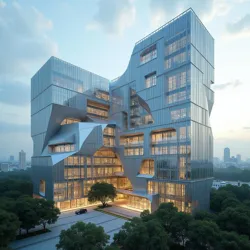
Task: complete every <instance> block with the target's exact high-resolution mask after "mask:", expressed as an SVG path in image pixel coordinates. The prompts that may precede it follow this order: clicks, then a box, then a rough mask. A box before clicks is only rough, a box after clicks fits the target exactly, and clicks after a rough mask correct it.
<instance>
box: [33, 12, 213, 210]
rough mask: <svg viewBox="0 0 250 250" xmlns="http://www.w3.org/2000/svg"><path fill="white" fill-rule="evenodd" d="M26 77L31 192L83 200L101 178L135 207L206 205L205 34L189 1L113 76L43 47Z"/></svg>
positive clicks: (64, 202) (209, 143) (209, 72)
mask: <svg viewBox="0 0 250 250" xmlns="http://www.w3.org/2000/svg"><path fill="white" fill-rule="evenodd" d="M31 82H32V85H31V86H32V97H31V99H32V100H31V123H32V138H33V142H34V150H33V157H32V169H33V182H34V194H35V195H40V196H42V197H45V198H47V199H53V200H55V201H56V202H57V205H58V207H60V208H61V209H67V208H71V207H77V206H82V205H85V206H86V205H88V202H87V198H86V197H87V192H88V190H89V189H90V187H91V185H93V184H94V183H95V182H97V181H105V182H108V183H112V184H113V185H114V186H115V187H116V188H117V191H118V193H119V198H121V199H123V200H124V202H125V203H126V204H127V206H129V207H132V208H135V209H140V210H143V209H145V208H149V209H150V210H152V211H153V210H155V209H156V208H157V207H158V206H159V204H160V203H162V202H173V203H174V205H175V206H176V207H177V208H178V209H179V211H186V212H194V211H196V210H197V209H208V208H209V194H210V188H211V185H212V180H213V177H212V176H213V165H212V158H213V136H212V130H211V126H210V122H209V117H210V114H211V111H212V107H213V102H214V99H213V91H212V90H211V85H212V84H214V40H213V38H212V36H211V35H210V34H209V32H208V31H207V30H206V28H205V26H204V25H203V24H202V23H201V21H200V20H199V18H198V17H197V16H196V14H195V13H194V12H193V10H192V9H188V10H187V11H185V12H184V13H182V14H181V15H179V16H178V17H176V18H175V19H173V20H171V21H170V22H169V23H167V24H165V25H164V26H162V27H161V28H159V29H158V30H156V31H155V32H153V33H152V34H150V35H149V36H147V37H145V38H143V39H142V40H140V41H139V42H137V43H136V44H135V47H134V50H133V52H132V55H131V59H130V62H129V65H128V68H127V69H126V70H125V73H124V74H123V75H122V76H120V77H119V78H117V79H115V80H113V81H109V80H107V79H105V78H103V77H101V76H97V75H95V74H93V73H90V72H87V71H85V70H83V69H80V68H78V67H76V66H73V65H71V64H69V63H67V62H64V61H62V60H60V59H57V58H54V57H52V58H51V59H50V60H49V61H48V62H47V63H46V64H45V65H44V66H43V67H42V68H41V69H40V70H39V71H38V72H37V73H36V75H35V76H34V77H33V78H32V81H31ZM41 181H42V183H43V185H40V183H41ZM41 186H42V188H41ZM41 190H42V191H41Z"/></svg>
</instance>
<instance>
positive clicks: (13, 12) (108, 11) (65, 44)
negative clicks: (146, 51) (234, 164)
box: [0, 0, 250, 160]
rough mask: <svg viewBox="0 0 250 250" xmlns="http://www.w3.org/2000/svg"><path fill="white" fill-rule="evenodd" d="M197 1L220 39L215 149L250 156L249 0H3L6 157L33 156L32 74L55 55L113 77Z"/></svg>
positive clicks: (0, 146) (1, 127)
mask: <svg viewBox="0 0 250 250" xmlns="http://www.w3.org/2000/svg"><path fill="white" fill-rule="evenodd" d="M189 7H192V8H193V9H194V11H195V12H196V14H197V15H198V16H199V17H200V19H201V20H202V21H203V23H204V24H205V26H206V27H207V29H208V30H209V32H210V33H211V35H212V36H213V37H214V39H215V84H214V87H213V90H214V91H215V104H214V107H213V111H212V116H211V123H212V128H213V134H214V156H217V157H222V155H223V148H224V147H229V148H230V149H231V153H232V154H233V155H236V154H238V153H239V154H241V155H242V158H243V159H246V158H250V110H249V109H250V80H249V76H248V73H250V0H81V1H80V0H53V1H51V0H43V1H41V0H18V1H11V0H0V159H4V157H5V160H6V159H7V158H8V157H9V155H14V156H15V158H17V156H18V152H19V151H20V150H21V149H23V150H24V151H25V152H27V157H28V158H30V157H31V155H32V140H31V137H30V78H31V77H32V76H33V75H34V74H35V73H36V71H37V70H38V69H39V68H40V67H41V66H42V65H43V64H44V63H45V62H46V61H47V60H48V59H49V57H50V56H52V55H54V56H57V57H59V58H61V59H63V60H65V61H68V62H70V63H72V64H74V65H77V66H80V67H81V68H83V69H86V70H89V71H92V72H94V73H96V74H99V75H101V76H103V77H106V78H108V79H113V78H116V77H117V76H119V75H121V74H122V73H123V72H124V71H125V69H126V67H127V64H128V62H129V58H130V55H131V53H132V49H133V47H134V44H135V42H137V41H138V40H140V39H141V38H143V37H144V36H145V35H147V34H149V33H150V32H152V31H153V30H155V29H157V28H158V27H160V26H161V25H163V24H164V23H166V22H168V21H169V20H170V19H172V18H173V17H175V16H176V15H178V14H180V13H181V12H182V11H184V10H186V9H188V8H189Z"/></svg>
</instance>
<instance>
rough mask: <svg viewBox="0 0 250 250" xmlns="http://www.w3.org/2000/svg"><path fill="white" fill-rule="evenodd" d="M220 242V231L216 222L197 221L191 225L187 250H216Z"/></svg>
mask: <svg viewBox="0 0 250 250" xmlns="http://www.w3.org/2000/svg"><path fill="white" fill-rule="evenodd" d="M219 241H220V229H219V227H218V226H217V225H216V224H215V223H214V222H212V221H200V220H196V221H193V222H192V223H190V226H189V231H188V241H187V243H186V247H187V249H190V250H212V249H216V248H215V247H216V246H218V242H219Z"/></svg>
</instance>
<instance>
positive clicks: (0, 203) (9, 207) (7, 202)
mask: <svg viewBox="0 0 250 250" xmlns="http://www.w3.org/2000/svg"><path fill="white" fill-rule="evenodd" d="M15 208H16V203H15V200H14V199H11V198H8V197H0V209H3V210H5V211H7V212H11V213H15V211H16V209H15Z"/></svg>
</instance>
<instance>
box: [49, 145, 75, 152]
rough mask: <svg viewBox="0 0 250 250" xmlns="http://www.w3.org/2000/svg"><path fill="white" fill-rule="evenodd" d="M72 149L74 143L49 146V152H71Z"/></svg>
mask: <svg viewBox="0 0 250 250" xmlns="http://www.w3.org/2000/svg"><path fill="white" fill-rule="evenodd" d="M74 150H75V145H74V144H62V145H54V146H50V152H52V153H63V152H71V151H74Z"/></svg>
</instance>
